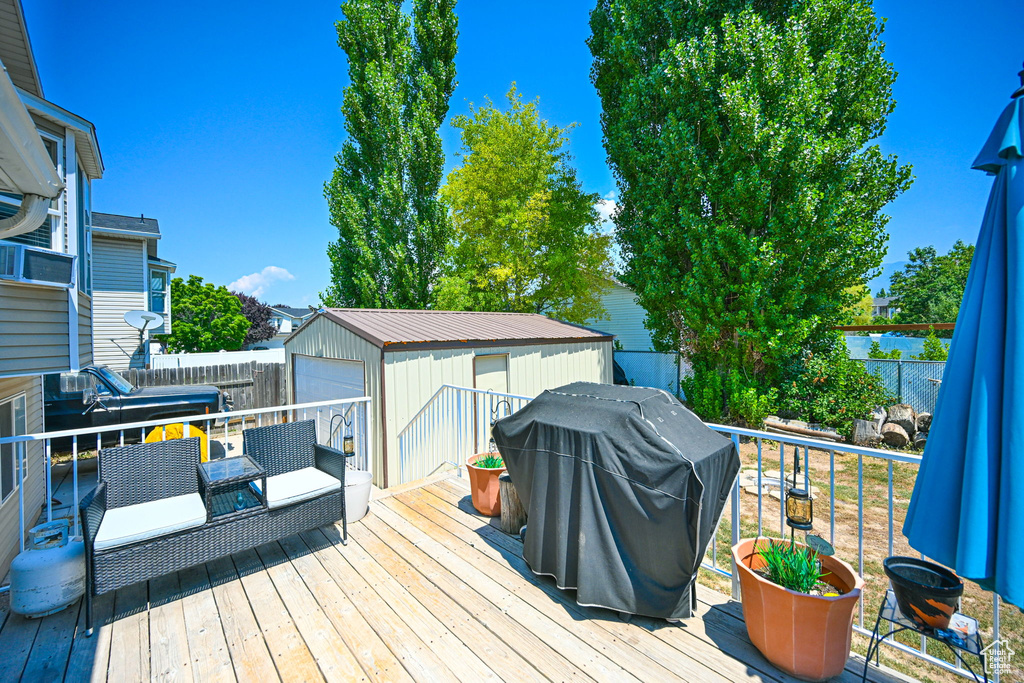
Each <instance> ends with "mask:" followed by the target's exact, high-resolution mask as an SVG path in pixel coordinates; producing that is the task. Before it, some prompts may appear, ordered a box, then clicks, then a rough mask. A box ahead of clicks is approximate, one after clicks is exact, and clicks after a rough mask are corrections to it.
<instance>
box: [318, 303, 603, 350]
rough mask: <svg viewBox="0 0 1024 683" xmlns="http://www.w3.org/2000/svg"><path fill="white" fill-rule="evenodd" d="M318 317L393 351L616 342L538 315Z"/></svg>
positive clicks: (327, 313)
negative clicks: (575, 342) (576, 342)
mask: <svg viewBox="0 0 1024 683" xmlns="http://www.w3.org/2000/svg"><path fill="white" fill-rule="evenodd" d="M318 315H322V316H324V317H326V318H327V319H328V320H331V321H333V322H335V323H337V324H339V325H341V326H342V327H344V328H345V329H347V330H349V331H351V332H353V333H354V334H357V335H359V336H360V337H362V338H363V339H365V340H367V341H369V342H370V343H372V344H374V345H376V346H379V347H380V348H382V349H385V350H389V351H401V350H405V349H412V348H454V347H462V346H522V345H527V344H545V343H546V344H557V343H563V342H572V341H609V342H610V341H611V340H612V339H613V337H612V335H609V334H605V333H604V332H598V331H596V330H591V329H589V328H586V327H582V326H580V325H572V324H569V323H564V322H560V321H558V320H553V319H551V318H548V317H547V316H543V315H538V314H536V313H480V312H472V311H409V310H390V309H388V310H384V309H372V308H328V309H326V310H323V311H321V312H320V313H319V314H318ZM306 328H307V326H303V328H302V329H306Z"/></svg>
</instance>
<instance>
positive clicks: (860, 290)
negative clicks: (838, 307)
mask: <svg viewBox="0 0 1024 683" xmlns="http://www.w3.org/2000/svg"><path fill="white" fill-rule="evenodd" d="M844 291H845V293H846V294H847V295H848V296H849V297H850V299H851V300H852V301H853V303H852V304H851V305H849V306H847V307H846V309H845V312H846V318H847V320H848V321H849V324H850V325H870V324H871V311H872V309H873V308H874V305H875V300H874V298H873V297H872V296H871V290H870V289H868V288H867V285H854V286H853V287H847V288H846V289H845V290H844Z"/></svg>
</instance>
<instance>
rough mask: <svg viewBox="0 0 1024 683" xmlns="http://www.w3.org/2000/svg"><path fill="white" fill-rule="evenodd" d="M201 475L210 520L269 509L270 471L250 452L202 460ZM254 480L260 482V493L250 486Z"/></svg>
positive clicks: (208, 520)
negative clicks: (267, 493) (248, 454)
mask: <svg viewBox="0 0 1024 683" xmlns="http://www.w3.org/2000/svg"><path fill="white" fill-rule="evenodd" d="M199 477H200V480H201V483H202V489H203V499H204V502H205V503H206V521H207V522H208V523H209V522H212V521H213V520H214V519H215V518H217V519H220V518H222V517H224V516H225V515H250V514H254V513H256V512H260V511H262V510H266V509H267V501H266V490H267V473H266V471H265V470H264V469H263V467H261V466H260V464H259V463H257V462H255V461H254V460H253V459H252V458H250V457H249V456H247V455H239V456H234V457H231V458H222V459H220V460H209V461H207V462H204V463H201V464H200V465H199ZM254 481H259V482H260V492H259V494H257V493H256V492H255V491H253V490H252V487H251V486H249V484H250V483H252V482H254ZM239 506H241V507H239Z"/></svg>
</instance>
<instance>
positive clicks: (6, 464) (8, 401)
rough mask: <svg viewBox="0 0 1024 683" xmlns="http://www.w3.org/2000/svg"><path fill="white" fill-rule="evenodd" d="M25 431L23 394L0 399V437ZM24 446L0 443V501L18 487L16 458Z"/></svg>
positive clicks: (26, 426) (16, 434)
mask: <svg viewBox="0 0 1024 683" xmlns="http://www.w3.org/2000/svg"><path fill="white" fill-rule="evenodd" d="M27 431H28V425H27V423H26V417H25V394H18V395H17V396H12V397H10V398H5V399H3V400H2V401H0V437H4V436H21V435H22V434H25V433H27ZM24 447H25V446H24V444H22V443H16V444H14V443H5V444H0V502H3V501H6V500H7V498H8V497H9V496H10V495H11V494H12V493H14V492H15V490H17V488H18V460H19V456H20V454H21V452H22V449H23V448H24Z"/></svg>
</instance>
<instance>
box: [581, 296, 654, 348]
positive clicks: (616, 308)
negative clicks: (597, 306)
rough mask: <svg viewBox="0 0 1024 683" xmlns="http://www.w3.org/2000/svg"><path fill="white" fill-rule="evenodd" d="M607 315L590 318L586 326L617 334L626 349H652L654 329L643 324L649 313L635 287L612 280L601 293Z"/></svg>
mask: <svg viewBox="0 0 1024 683" xmlns="http://www.w3.org/2000/svg"><path fill="white" fill-rule="evenodd" d="M601 302H602V303H603V304H604V308H605V317H604V318H602V319H600V320H597V319H595V320H588V321H587V322H586V326H587V327H592V328H594V329H595V330H601V331H602V332H607V333H608V334H614V335H615V339H616V340H618V342H619V343H620V344H621V345H622V348H623V350H625V351H651V350H653V349H654V346H653V345H652V344H651V333H650V332H649V331H648V330H647V328H645V327H644V318H645V317H646V316H647V311H645V310H644V309H643V308H642V307H641V306H640V304H638V303H637V302H636V295H635V294H633V292H632V290H630V289H629V288H627V287H623V286H622V285H619V284H614V283H610V284H609V286H608V289H606V290H605V292H604V294H603V295H602V297H601Z"/></svg>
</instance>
